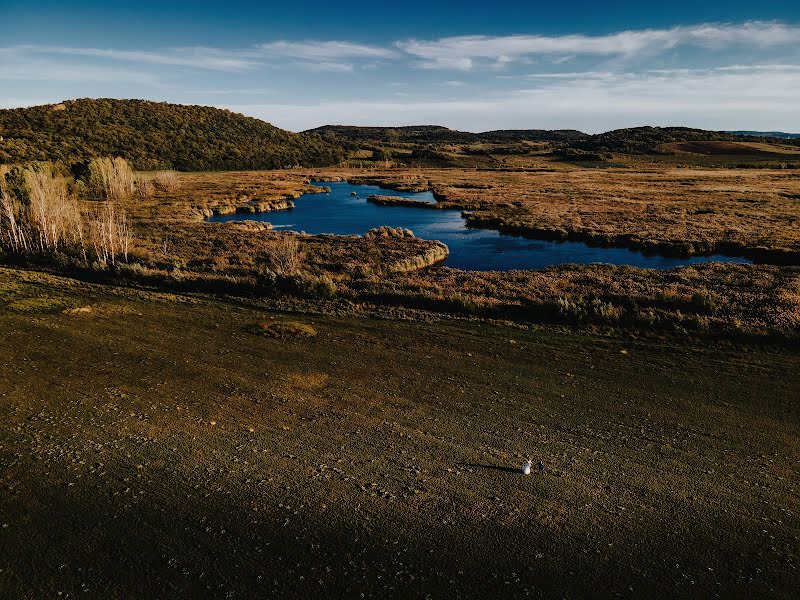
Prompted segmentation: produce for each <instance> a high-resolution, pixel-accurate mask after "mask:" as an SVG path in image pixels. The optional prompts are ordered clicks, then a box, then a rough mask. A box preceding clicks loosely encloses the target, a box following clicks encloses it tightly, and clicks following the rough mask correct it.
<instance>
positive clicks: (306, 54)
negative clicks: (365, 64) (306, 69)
mask: <svg viewBox="0 0 800 600" xmlns="http://www.w3.org/2000/svg"><path fill="white" fill-rule="evenodd" d="M256 49H257V50H259V51H261V52H263V53H264V54H265V55H266V56H288V57H291V58H299V59H303V60H335V59H358V58H361V59H389V58H397V57H398V56H399V54H398V53H397V52H396V51H394V50H392V49H390V48H384V47H383V46H371V45H367V44H357V43H353V42H346V41H337V40H332V41H318V40H306V41H302V42H290V41H285V40H280V41H276V42H269V43H266V44H259V45H258V46H256Z"/></svg>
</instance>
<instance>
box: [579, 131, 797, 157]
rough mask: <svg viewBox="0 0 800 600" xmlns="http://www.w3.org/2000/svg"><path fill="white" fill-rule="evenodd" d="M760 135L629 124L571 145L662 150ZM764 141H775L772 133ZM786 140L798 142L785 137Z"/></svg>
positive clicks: (629, 150)
mask: <svg viewBox="0 0 800 600" xmlns="http://www.w3.org/2000/svg"><path fill="white" fill-rule="evenodd" d="M758 139H759V138H754V137H753V136H747V135H737V134H734V133H730V132H727V131H707V130H705V129H692V128H690V127H629V128H626V129H615V130H613V131H607V132H605V133H598V134H596V135H591V136H588V137H587V138H586V139H582V140H573V141H571V142H570V143H569V145H570V146H571V147H572V148H577V149H580V150H587V151H591V152H618V153H621V154H660V153H663V152H664V148H665V145H667V144H675V143H679V142H753V141H756V140H758ZM762 139H763V141H764V142H766V143H769V142H774V141H775V139H774V138H772V139H770V138H769V137H764V138H762ZM783 143H790V144H793V143H796V141H795V140H783Z"/></svg>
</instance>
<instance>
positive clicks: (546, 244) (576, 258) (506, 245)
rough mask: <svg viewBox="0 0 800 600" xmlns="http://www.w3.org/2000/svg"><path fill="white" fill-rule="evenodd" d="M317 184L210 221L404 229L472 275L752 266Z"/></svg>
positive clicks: (369, 189)
mask: <svg viewBox="0 0 800 600" xmlns="http://www.w3.org/2000/svg"><path fill="white" fill-rule="evenodd" d="M314 185H317V186H330V188H331V191H330V193H329V194H304V195H302V196H300V197H299V198H298V199H297V200H295V208H293V209H291V210H280V211H271V212H265V213H259V214H250V213H237V214H231V215H217V216H213V217H211V218H210V219H209V220H210V221H215V222H223V221H240V220H244V219H247V220H255V221H267V222H269V223H272V225H273V227H274V228H275V229H277V230H280V229H289V230H293V231H304V232H306V233H312V234H320V233H334V234H339V235H350V234H357V235H363V234H365V233H366V232H367V231H369V230H370V229H372V228H374V227H380V226H382V225H388V226H390V227H405V228H407V229H410V230H411V231H413V232H414V234H415V235H416V236H417V237H421V238H425V239H430V240H439V241H441V242H444V243H445V244H447V247H448V248H449V249H450V256H449V257H448V259H447V261H446V262H445V263H444V264H446V265H447V266H449V267H454V268H457V269H464V270H471V271H508V270H511V269H541V268H544V267H549V266H553V265H561V264H569V263H583V264H588V263H611V264H615V265H630V266H634V267H644V268H650V269H670V268H673V267H679V266H683V265H691V264H696V263H701V262H708V261H720V262H750V261H749V260H747V259H744V258H738V257H730V256H722V255H712V256H693V257H690V258H678V257H668V256H659V255H653V254H644V253H642V252H638V251H636V250H629V249H626V248H599V247H594V246H589V245H587V244H584V243H583V242H551V241H539V240H530V239H526V238H523V237H518V236H513V235H505V234H501V233H499V232H497V231H493V230H488V229H469V228H467V227H466V225H465V221H464V219H462V218H461V211H460V210H433V209H428V208H416V207H407V206H378V205H376V204H372V203H371V202H367V201H366V198H367V196H369V195H370V194H378V195H384V196H401V197H403V198H411V199H414V200H423V201H426V202H432V203H433V202H435V200H434V198H433V195H432V194H431V192H419V193H409V192H396V191H394V190H386V189H383V188H380V187H378V186H373V185H353V184H350V183H347V182H346V181H331V182H326V181H320V182H316V183H315V184H314ZM353 192H354V193H355V194H356V195H355V196H354V195H353Z"/></svg>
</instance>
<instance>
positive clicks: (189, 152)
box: [0, 99, 344, 171]
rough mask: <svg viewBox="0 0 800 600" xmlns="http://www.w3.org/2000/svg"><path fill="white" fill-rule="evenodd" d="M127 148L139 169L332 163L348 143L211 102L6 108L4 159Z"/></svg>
mask: <svg viewBox="0 0 800 600" xmlns="http://www.w3.org/2000/svg"><path fill="white" fill-rule="evenodd" d="M94 156H122V157H123V158H126V159H128V160H129V161H130V162H131V163H132V164H133V165H134V166H135V167H136V168H137V169H155V168H173V169H178V170H182V171H203V170H218V169H274V168H282V167H288V166H294V165H301V166H325V165H331V164H336V163H338V162H339V161H340V160H341V159H342V158H343V157H344V150H343V148H342V146H341V144H338V143H335V142H332V141H330V140H324V139H322V138H321V137H319V136H316V135H310V134H297V133H291V132H289V131H284V130H283V129H279V128H277V127H275V126H273V125H270V124H269V123H266V122H264V121H261V120H259V119H254V118H252V117H246V116H244V115H240V114H237V113H233V112H230V111H227V110H221V109H218V108H211V107H207V106H185V105H181V104H168V103H166V102H149V101H145V100H113V99H97V100H94V99H81V100H68V101H65V102H62V103H60V104H50V105H44V106H35V107H32V108H16V109H5V110H0V163H13V162H26V161H35V160H53V161H62V162H64V163H67V164H70V163H74V162H78V161H81V160H85V159H88V158H91V157H94Z"/></svg>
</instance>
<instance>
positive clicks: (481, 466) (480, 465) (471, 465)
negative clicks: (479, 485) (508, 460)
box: [461, 463, 521, 474]
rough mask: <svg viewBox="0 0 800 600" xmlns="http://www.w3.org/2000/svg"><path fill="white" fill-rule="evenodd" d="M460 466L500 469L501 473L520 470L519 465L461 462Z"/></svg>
mask: <svg viewBox="0 0 800 600" xmlns="http://www.w3.org/2000/svg"><path fill="white" fill-rule="evenodd" d="M461 466H462V467H471V468H473V469H488V470H490V471H500V472H502V473H517V474H519V473H520V472H521V471H520V469H519V467H503V466H501V465H482V464H480V463H461Z"/></svg>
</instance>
